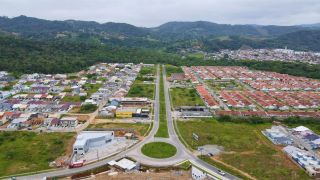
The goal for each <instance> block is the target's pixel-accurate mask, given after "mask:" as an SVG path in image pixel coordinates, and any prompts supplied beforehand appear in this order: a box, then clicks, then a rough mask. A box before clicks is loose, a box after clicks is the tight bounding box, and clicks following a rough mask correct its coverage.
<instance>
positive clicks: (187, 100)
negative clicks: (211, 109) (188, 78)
mask: <svg viewBox="0 0 320 180" xmlns="http://www.w3.org/2000/svg"><path fill="white" fill-rule="evenodd" d="M170 96H171V100H172V103H173V107H177V106H196V105H199V106H204V103H203V101H202V99H201V98H200V96H199V95H198V94H197V91H196V90H195V89H193V88H172V89H170Z"/></svg>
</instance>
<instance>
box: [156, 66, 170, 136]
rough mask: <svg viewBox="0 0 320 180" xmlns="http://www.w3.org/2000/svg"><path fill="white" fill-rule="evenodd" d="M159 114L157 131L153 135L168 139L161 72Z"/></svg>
mask: <svg viewBox="0 0 320 180" xmlns="http://www.w3.org/2000/svg"><path fill="white" fill-rule="evenodd" d="M160 74H161V75H160V87H159V88H160V94H159V95H160V102H159V103H160V112H159V118H160V119H159V120H160V121H159V129H158V131H157V133H156V134H155V137H164V138H167V137H169V134H168V125H167V114H166V104H165V103H166V102H165V97H164V82H163V81H164V79H163V76H162V71H161V73H160Z"/></svg>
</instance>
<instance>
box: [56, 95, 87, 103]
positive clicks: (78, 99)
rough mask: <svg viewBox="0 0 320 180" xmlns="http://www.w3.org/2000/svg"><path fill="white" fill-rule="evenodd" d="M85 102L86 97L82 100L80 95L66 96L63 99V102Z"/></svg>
mask: <svg viewBox="0 0 320 180" xmlns="http://www.w3.org/2000/svg"><path fill="white" fill-rule="evenodd" d="M84 100H85V97H83V98H81V97H80V96H78V95H75V96H64V97H63V98H62V100H61V101H62V102H82V101H84Z"/></svg>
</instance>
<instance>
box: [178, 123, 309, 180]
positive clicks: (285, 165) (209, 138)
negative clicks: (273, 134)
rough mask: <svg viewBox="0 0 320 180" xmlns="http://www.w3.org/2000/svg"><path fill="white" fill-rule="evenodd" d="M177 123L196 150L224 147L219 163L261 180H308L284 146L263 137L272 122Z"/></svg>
mask: <svg viewBox="0 0 320 180" xmlns="http://www.w3.org/2000/svg"><path fill="white" fill-rule="evenodd" d="M177 124H178V129H179V131H180V133H181V135H182V137H183V139H184V140H186V142H187V143H188V144H189V145H190V146H192V148H193V149H196V147H197V146H201V145H205V144H217V145H221V146H223V147H224V148H225V153H222V154H221V155H219V156H216V157H215V158H216V159H217V160H219V161H222V162H224V163H226V164H228V165H231V166H233V167H234V168H236V169H239V170H241V171H243V172H245V173H248V174H249V175H251V176H253V177H255V178H257V179H308V176H307V175H306V173H305V172H303V171H302V170H301V169H300V168H299V167H298V166H297V165H295V164H294V163H293V162H291V160H290V159H289V158H287V156H286V155H285V154H284V153H283V152H282V151H281V148H280V147H277V146H275V145H273V144H272V143H271V142H270V141H268V140H267V138H265V137H264V136H263V135H262V133H261V130H263V129H265V128H269V127H270V126H271V124H270V123H265V124H259V125H253V124H247V123H222V122H218V121H216V120H214V119H210V120H199V121H188V122H182V121H178V122H177ZM192 133H196V134H197V135H198V136H199V141H198V142H195V143H192ZM210 161H212V160H211V159H210ZM226 171H228V169H226Z"/></svg>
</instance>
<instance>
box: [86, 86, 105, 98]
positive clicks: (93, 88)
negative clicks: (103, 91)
mask: <svg viewBox="0 0 320 180" xmlns="http://www.w3.org/2000/svg"><path fill="white" fill-rule="evenodd" d="M101 86H102V85H101V84H85V85H83V88H84V89H85V90H86V91H87V93H88V96H90V95H91V94H93V93H95V92H97V91H98V90H99V88H100V87H101Z"/></svg>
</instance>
